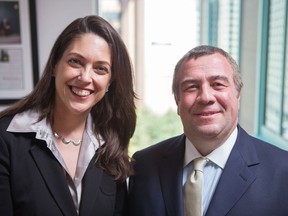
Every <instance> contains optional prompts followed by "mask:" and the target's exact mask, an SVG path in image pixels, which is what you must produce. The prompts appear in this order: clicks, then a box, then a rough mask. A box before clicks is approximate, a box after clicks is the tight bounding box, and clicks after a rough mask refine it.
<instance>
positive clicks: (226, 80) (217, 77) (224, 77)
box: [208, 75, 229, 82]
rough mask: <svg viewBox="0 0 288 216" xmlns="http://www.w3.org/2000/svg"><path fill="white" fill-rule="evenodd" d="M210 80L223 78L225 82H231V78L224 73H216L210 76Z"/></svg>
mask: <svg viewBox="0 0 288 216" xmlns="http://www.w3.org/2000/svg"><path fill="white" fill-rule="evenodd" d="M208 79H209V80H212V81H215V80H223V81H225V82H229V79H228V77H227V76H222V75H215V76H211V77H209V78H208Z"/></svg>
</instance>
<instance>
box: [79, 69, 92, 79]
mask: <svg viewBox="0 0 288 216" xmlns="http://www.w3.org/2000/svg"><path fill="white" fill-rule="evenodd" d="M91 72H92V71H91V69H90V68H89V67H87V68H83V69H82V70H81V72H80V75H79V76H78V79H79V80H81V81H82V82H89V81H90V80H91Z"/></svg>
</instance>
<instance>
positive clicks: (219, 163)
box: [183, 127, 238, 215]
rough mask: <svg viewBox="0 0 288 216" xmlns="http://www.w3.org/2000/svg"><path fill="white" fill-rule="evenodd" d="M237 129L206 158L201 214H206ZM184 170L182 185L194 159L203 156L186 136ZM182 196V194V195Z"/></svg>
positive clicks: (235, 137)
mask: <svg viewBox="0 0 288 216" xmlns="http://www.w3.org/2000/svg"><path fill="white" fill-rule="evenodd" d="M237 134H238V130H237V127H236V128H235V129H234V131H233V132H232V134H231V135H230V137H229V138H228V139H227V140H226V141H225V142H224V143H223V144H222V145H220V146H219V147H218V148H217V149H215V150H214V151H212V152H211V153H210V154H209V155H207V156H206V157H205V158H207V159H208V160H209V161H208V163H207V164H206V166H205V167H204V186H203V192H202V193H203V196H202V208H203V215H205V214H206V212H207V209H208V206H209V204H210V201H211V199H212V196H213V194H214V191H215V189H216V186H217V184H218V181H219V179H220V176H221V174H222V172H223V169H224V167H225V164H226V162H227V160H228V157H229V155H230V153H231V150H232V148H233V146H234V144H235V142H236V139H237ZM184 157H185V158H184V166H183V167H184V168H183V169H184V170H183V186H184V184H185V183H186V181H187V178H188V176H189V175H190V173H191V172H192V171H193V163H191V162H192V161H193V160H194V159H196V158H198V157H203V156H202V155H201V154H200V153H199V152H198V151H197V149H196V148H195V147H194V145H193V144H192V143H191V142H190V140H188V138H186V142H185V156H184ZM183 196H184V195H183Z"/></svg>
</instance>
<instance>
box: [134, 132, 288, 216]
mask: <svg viewBox="0 0 288 216" xmlns="http://www.w3.org/2000/svg"><path fill="white" fill-rule="evenodd" d="M238 128H239V133H238V137H237V141H236V143H235V145H234V147H233V149H232V151H231V154H230V156H229V158H228V161H227V163H226V166H225V168H224V170H223V173H222V175H221V177H220V180H219V183H218V185H217V187H216V190H215V193H214V195H213V197H212V200H211V203H210V205H209V207H208V210H207V214H206V216H224V215H229V216H248V215H249V216H287V215H288V152H286V151H283V150H280V149H278V148H276V147H275V146H272V145H271V144H267V143H265V142H263V141H260V140H258V139H256V138H253V137H251V136H249V135H248V134H247V133H246V132H245V131H244V130H243V129H241V128H240V127H238ZM184 143H185V136H184V135H182V136H178V137H174V138H171V139H168V140H165V141H163V142H161V143H159V144H157V145H154V146H151V147H149V148H147V149H145V150H142V151H139V152H136V153H135V154H134V159H135V176H134V177H132V178H131V179H130V180H129V182H130V191H129V212H130V216H168V215H169V216H182V215H183V195H182V193H183V191H182V171H183V159H184V148H185V144H184Z"/></svg>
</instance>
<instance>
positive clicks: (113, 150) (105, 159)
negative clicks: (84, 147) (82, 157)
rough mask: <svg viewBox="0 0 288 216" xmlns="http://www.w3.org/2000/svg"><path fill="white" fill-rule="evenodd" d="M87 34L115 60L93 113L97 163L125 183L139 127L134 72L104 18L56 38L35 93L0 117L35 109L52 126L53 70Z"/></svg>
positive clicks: (75, 23)
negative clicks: (105, 45)
mask: <svg viewBox="0 0 288 216" xmlns="http://www.w3.org/2000/svg"><path fill="white" fill-rule="evenodd" d="M86 33H94V34H96V35H98V36H100V37H102V38H103V39H104V40H105V41H106V42H107V43H108V44H109V46H110V50H111V58H112V59H111V61H112V67H111V71H112V73H111V74H112V77H111V84H110V86H109V92H107V93H106V94H105V96H104V98H103V99H102V100H100V101H99V102H98V103H97V104H96V105H94V107H93V108H92V110H91V115H92V118H93V122H94V127H95V133H96V134H100V135H101V136H102V138H103V139H104V140H105V143H104V145H102V146H101V147H100V148H99V149H98V150H97V161H96V162H98V164H99V165H100V166H101V167H102V168H104V169H105V170H106V171H107V172H108V173H110V174H111V175H112V176H114V178H115V180H118V181H124V180H125V178H126V177H127V176H128V175H130V174H131V171H132V170H131V166H130V162H129V156H128V144H129V140H130V138H131V137H132V135H133V133H134V130H135V125H136V112H135V103H134V100H135V98H136V95H135V92H134V88H133V69H132V64H131V61H130V58H129V54H128V52H127V49H126V46H125V44H124V43H123V41H122V39H121V37H120V36H119V34H118V33H117V32H116V31H115V29H114V28H113V27H112V26H111V25H110V24H109V23H108V22H107V21H106V20H104V19H103V18H101V17H99V16H94V15H91V16H87V17H84V18H79V19H76V20H74V21H73V22H72V23H71V24H69V25H68V26H67V27H66V28H65V29H64V30H63V32H62V33H61V34H60V35H59V37H58V38H57V40H56V42H55V44H54V46H53V48H52V50H51V53H50V56H49V58H48V61H47V64H46V67H45V69H44V72H43V74H42V76H41V79H40V80H39V82H38V83H37V85H36V86H35V88H34V89H33V91H32V92H31V93H30V94H29V95H27V96H26V97H24V98H22V99H21V100H19V101H18V102H16V103H15V104H13V105H11V106H10V107H8V108H7V109H6V110H4V111H2V112H1V113H0V117H2V116H4V115H14V114H16V113H20V112H23V111H26V110H29V109H33V110H35V111H37V112H38V113H40V115H41V116H40V119H39V120H41V119H43V118H45V117H46V118H47V120H48V121H49V122H50V123H51V124H52V123H53V122H52V121H53V110H54V103H55V79H54V77H53V76H52V74H53V70H54V67H55V65H56V64H57V63H58V61H59V60H60V59H61V57H62V55H63V53H64V52H65V50H66V49H67V47H68V46H69V45H70V44H71V43H72V42H73V40H75V38H77V37H79V36H81V35H83V34H86Z"/></svg>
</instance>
